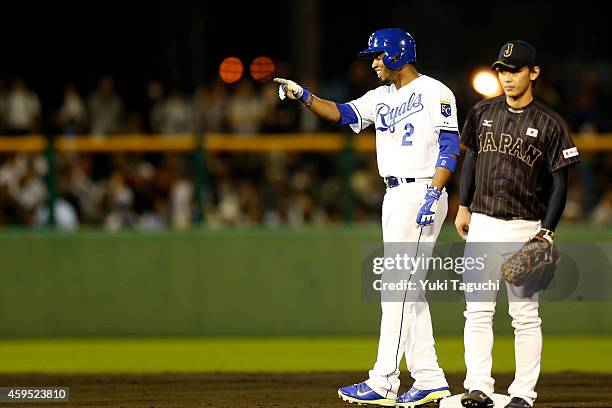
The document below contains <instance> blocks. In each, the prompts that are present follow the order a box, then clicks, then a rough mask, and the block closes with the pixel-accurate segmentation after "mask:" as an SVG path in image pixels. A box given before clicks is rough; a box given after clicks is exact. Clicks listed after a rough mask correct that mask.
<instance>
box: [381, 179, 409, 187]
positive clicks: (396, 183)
mask: <svg viewBox="0 0 612 408" xmlns="http://www.w3.org/2000/svg"><path fill="white" fill-rule="evenodd" d="M383 180H384V181H385V184H386V185H387V187H389V188H393V187H397V186H399V185H400V183H414V179H413V178H408V177H393V176H388V177H385V178H383Z"/></svg>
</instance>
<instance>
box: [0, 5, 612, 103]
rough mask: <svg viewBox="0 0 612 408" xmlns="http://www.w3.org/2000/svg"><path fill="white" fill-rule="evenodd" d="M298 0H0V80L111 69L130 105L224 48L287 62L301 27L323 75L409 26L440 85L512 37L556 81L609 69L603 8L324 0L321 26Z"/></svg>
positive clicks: (197, 69)
mask: <svg viewBox="0 0 612 408" xmlns="http://www.w3.org/2000/svg"><path fill="white" fill-rule="evenodd" d="M304 1H307V0H304ZM297 4H298V2H297V1H295V0H291V1H284V2H283V1H278V2H250V3H248V4H243V3H242V2H227V1H225V2H223V1H216V2H201V1H200V2H198V1H189V2H172V1H167V0H162V1H161V2H158V3H155V2H147V3H146V4H144V3H139V2H138V3H137V2H130V1H123V2H118V1H108V2H80V3H75V4H70V5H69V4H67V3H66V4H62V3H55V2H53V3H35V2H20V3H19V4H17V3H16V2H11V3H10V5H7V4H3V5H2V8H3V13H2V22H1V23H0V49H1V52H2V54H1V55H2V62H1V64H0V78H3V79H4V80H10V78H12V77H14V76H16V75H19V76H23V77H24V78H25V79H26V81H27V82H28V83H29V84H30V86H31V87H32V88H34V89H35V90H36V91H37V92H38V93H39V94H40V96H41V98H42V99H43V104H45V103H47V104H53V105H54V104H58V103H59V100H60V97H61V90H62V87H63V85H64V84H65V83H67V82H73V83H76V84H77V86H78V87H79V88H80V89H81V91H82V92H83V93H87V92H88V91H89V90H91V89H92V88H93V86H94V85H95V83H96V81H97V79H98V77H99V76H100V75H101V74H103V73H107V72H108V73H111V74H113V75H114V76H115V77H116V82H117V87H118V88H119V90H120V92H121V93H122V95H124V96H125V97H126V98H127V100H128V103H129V102H130V100H131V101H133V102H135V101H137V99H138V95H140V94H142V93H143V92H144V84H145V83H146V81H147V80H149V79H152V78H161V79H163V80H164V81H166V82H167V83H177V84H180V85H182V86H184V87H185V88H186V89H187V90H190V89H193V87H194V85H195V83H196V82H201V81H205V80H208V79H209V78H210V77H211V76H213V75H214V73H215V72H216V68H217V65H218V63H219V61H220V60H221V59H222V58H223V57H225V56H228V55H237V56H240V57H242V58H243V59H244V60H247V61H248V60H249V59H250V58H252V57H254V56H256V55H260V54H267V55H270V56H272V57H273V58H276V59H278V60H286V61H289V62H290V60H291V58H292V57H294V56H295V53H296V52H300V51H299V44H300V38H296V35H295V32H296V31H298V32H300V33H302V35H304V36H315V38H317V39H318V42H319V44H320V58H319V61H320V63H319V74H318V76H319V78H320V79H328V78H333V77H342V76H343V75H345V73H346V72H347V69H348V67H349V65H350V64H351V62H352V61H353V60H354V58H355V53H356V52H357V51H358V50H359V49H360V48H363V47H364V46H365V45H366V42H367V38H368V35H369V33H370V32H371V31H373V30H375V29H376V28H380V27H385V26H399V27H402V28H405V29H406V30H407V31H409V32H411V33H412V34H413V36H414V37H415V39H416V41H417V46H418V57H419V68H420V69H421V70H423V71H425V72H431V73H433V76H436V77H439V78H440V79H443V80H444V79H445V78H452V77H453V75H457V74H458V73H463V72H469V71H466V70H471V68H472V67H473V66H476V65H486V64H488V63H490V62H491V60H492V59H493V58H495V55H496V53H497V51H498V49H499V47H500V46H501V45H502V44H503V42H505V41H506V40H508V39H518V38H520V39H524V40H527V41H530V42H532V43H533V44H534V45H536V47H537V48H538V50H539V52H540V55H541V60H542V62H543V67H544V70H545V71H544V72H545V73H546V72H547V73H552V75H555V76H556V77H557V78H561V77H564V75H566V74H567V70H568V69H569V70H573V72H579V71H580V70H581V69H583V68H582V67H585V66H589V65H593V66H595V67H600V68H597V69H599V70H604V71H605V70H606V69H607V70H608V71H610V66H611V59H612V47H611V46H610V35H609V25H608V24H609V23H608V22H607V18H608V17H607V15H606V14H605V13H602V12H601V11H600V7H601V6H599V4H600V3H595V2H590V1H586V2H584V1H583V2H548V1H540V2H536V1H533V2H529V1H516V2H499V3H497V2H491V1H488V2H459V1H457V2H447V1H435V0H430V1H426V0H423V1H395V2H394V1H385V2H369V3H357V2H331V1H319V2H318V9H319V12H318V16H319V21H318V26H319V29H317V28H316V27H317V23H316V22H315V23H313V22H311V21H307V20H304V19H303V18H300V16H299V15H297V14H298V13H297V12H296V10H297V8H298V7H297ZM295 24H297V25H298V30H295V29H293V30H292V29H291V25H295ZM292 33H293V34H292ZM293 69H295V67H293ZM564 73H565V74H564ZM609 75H612V74H609Z"/></svg>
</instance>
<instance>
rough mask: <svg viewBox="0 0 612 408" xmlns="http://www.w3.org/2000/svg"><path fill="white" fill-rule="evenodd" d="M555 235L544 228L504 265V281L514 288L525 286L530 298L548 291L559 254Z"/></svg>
mask: <svg viewBox="0 0 612 408" xmlns="http://www.w3.org/2000/svg"><path fill="white" fill-rule="evenodd" d="M553 234H554V233H553V232H552V231H550V230H547V229H545V228H542V229H541V230H540V232H538V233H537V234H536V236H534V237H533V238H532V239H531V240H529V241H528V242H527V243H525V245H523V247H522V248H521V249H520V250H519V251H518V252H516V253H515V254H513V255H512V256H510V258H508V259H507V260H506V261H505V262H504V263H503V264H502V275H503V277H504V279H506V280H507V281H508V282H510V283H511V284H513V285H514V286H519V287H520V286H523V287H524V288H525V293H526V294H527V295H528V296H529V297H531V294H533V293H535V292H539V291H541V290H544V289H546V288H547V287H548V285H549V284H550V282H551V281H552V279H553V277H554V276H555V268H556V265H557V261H558V260H559V252H558V251H557V247H556V246H555V245H554V243H553Z"/></svg>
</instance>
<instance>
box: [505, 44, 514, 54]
mask: <svg viewBox="0 0 612 408" xmlns="http://www.w3.org/2000/svg"><path fill="white" fill-rule="evenodd" d="M512 47H514V44H512V43H510V44H508V48H506V49H505V50H504V57H509V56H510V55H512Z"/></svg>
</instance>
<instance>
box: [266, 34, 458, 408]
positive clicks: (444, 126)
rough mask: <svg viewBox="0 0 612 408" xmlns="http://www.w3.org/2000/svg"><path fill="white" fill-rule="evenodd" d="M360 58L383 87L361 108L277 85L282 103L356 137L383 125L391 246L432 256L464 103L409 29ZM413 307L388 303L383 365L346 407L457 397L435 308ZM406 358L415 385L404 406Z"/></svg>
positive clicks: (347, 390) (376, 38) (380, 146)
mask: <svg viewBox="0 0 612 408" xmlns="http://www.w3.org/2000/svg"><path fill="white" fill-rule="evenodd" d="M359 57H361V58H367V59H369V60H371V61H372V68H373V69H374V71H375V72H376V75H377V76H378V79H379V80H380V82H381V84H382V85H381V86H379V87H378V88H376V89H373V90H371V91H369V92H367V93H366V94H365V95H363V96H362V97H360V98H358V99H356V100H353V101H351V102H349V103H335V102H332V101H328V100H325V99H321V98H318V97H316V96H314V95H313V93H312V92H310V91H309V90H308V89H307V88H305V87H302V86H300V85H299V84H297V83H296V82H294V81H291V80H287V79H283V78H276V79H275V81H276V82H277V83H279V84H280V86H279V96H280V98H281V99H290V100H298V101H300V102H302V103H303V104H304V105H305V106H306V107H307V108H308V109H309V110H310V111H312V112H313V113H314V114H316V115H317V116H319V117H321V118H323V119H326V120H328V121H330V122H333V123H336V124H339V125H349V126H350V127H351V129H352V130H353V131H355V132H360V131H361V130H362V129H365V128H367V127H368V126H370V125H373V126H374V129H375V130H376V153H377V161H378V169H379V173H380V176H381V177H382V178H383V181H384V182H385V184H386V186H387V190H386V194H385V197H384V201H383V207H382V232H383V241H384V242H385V243H398V242H404V243H408V242H410V243H415V244H416V245H417V250H418V249H419V248H418V245H419V244H421V245H422V246H427V245H425V243H429V247H430V248H432V247H433V243H434V242H435V241H436V238H437V237H438V234H439V232H440V229H441V227H442V223H443V221H444V219H445V217H446V213H447V206H448V204H447V193H446V191H445V188H444V187H445V185H446V184H447V182H448V180H449V179H450V178H451V176H452V174H453V172H454V171H455V167H456V164H457V159H458V157H459V152H460V149H459V132H458V126H457V109H456V106H455V97H454V95H453V93H452V92H451V91H450V90H449V89H448V88H447V87H446V86H445V85H444V84H442V83H441V82H440V81H437V80H435V79H433V78H431V77H429V76H427V75H423V74H420V73H419V72H418V71H417V69H416V67H415V63H416V44H415V41H414V39H413V38H412V36H411V35H410V34H408V33H407V32H405V31H403V30H401V29H397V28H387V29H382V30H378V31H375V32H374V33H372V35H371V36H370V39H369V41H368V47H367V48H366V49H365V50H363V51H362V52H360V53H359ZM426 272H427V271H424V273H425V274H426ZM400 299H401V298H400ZM403 299H404V301H391V302H388V301H384V300H382V302H381V303H382V317H381V324H380V338H379V345H378V356H377V360H376V363H375V364H374V367H373V369H372V370H370V372H369V379H368V380H367V381H364V382H361V383H358V384H354V385H351V386H347V387H344V388H340V389H339V390H338V395H339V396H340V397H341V398H342V399H344V400H345V401H348V402H356V403H360V404H373V405H382V406H403V407H408V406H410V407H412V406H416V405H422V404H426V403H429V402H432V401H436V400H439V399H441V398H444V397H447V396H449V395H450V391H449V388H448V383H447V381H446V378H445V376H444V372H443V371H442V369H441V368H440V367H439V365H438V359H437V355H436V350H435V345H434V337H433V330H432V325H431V316H430V312H429V306H428V304H427V302H426V300H425V298H424V297H423V298H419V300H418V301H407V300H406V296H405V294H404V297H403ZM404 355H405V356H406V362H407V366H408V370H409V371H410V374H411V375H412V377H413V378H414V384H413V386H412V388H411V389H410V390H409V391H408V392H406V393H405V394H403V395H401V396H399V397H398V396H397V394H398V390H399V386H400V381H399V365H400V361H401V359H402V356H404Z"/></svg>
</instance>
